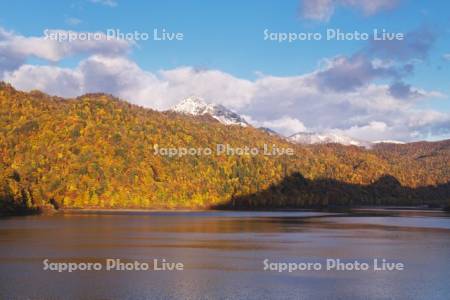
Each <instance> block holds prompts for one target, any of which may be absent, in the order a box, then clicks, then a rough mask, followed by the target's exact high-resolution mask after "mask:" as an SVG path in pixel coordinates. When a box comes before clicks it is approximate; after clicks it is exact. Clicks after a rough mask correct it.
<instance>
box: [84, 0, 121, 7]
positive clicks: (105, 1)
mask: <svg viewBox="0 0 450 300" xmlns="http://www.w3.org/2000/svg"><path fill="white" fill-rule="evenodd" d="M90 1H91V2H92V3H95V4H101V5H104V6H109V7H116V6H117V5H118V3H117V1H115V0H90Z"/></svg>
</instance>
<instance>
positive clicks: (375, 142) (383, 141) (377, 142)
mask: <svg viewBox="0 0 450 300" xmlns="http://www.w3.org/2000/svg"><path fill="white" fill-rule="evenodd" d="M372 143H373V144H398V145H403V144H406V143H405V142H402V141H395V140H380V141H374V142H372Z"/></svg>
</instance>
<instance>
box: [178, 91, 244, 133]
mask: <svg viewBox="0 0 450 300" xmlns="http://www.w3.org/2000/svg"><path fill="white" fill-rule="evenodd" d="M171 110H172V111H174V112H178V113H183V114H189V115H194V116H201V115H210V116H211V117H213V118H214V119H216V120H217V121H219V122H220V123H222V124H225V125H239V126H243V127H247V126H248V125H249V124H248V123H247V121H245V119H244V118H242V117H241V116H240V115H238V114H237V113H235V112H232V111H231V110H229V109H227V108H226V107H224V106H222V105H218V104H211V103H207V102H205V101H204V100H203V99H202V98H199V97H189V98H186V99H184V100H183V101H182V102H180V103H178V104H177V105H175V106H174V107H173V108H172V109H171Z"/></svg>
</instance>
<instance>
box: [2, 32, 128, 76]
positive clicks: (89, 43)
mask: <svg viewBox="0 0 450 300" xmlns="http://www.w3.org/2000/svg"><path fill="white" fill-rule="evenodd" d="M71 33H73V34H79V33H76V32H74V31H66V30H49V31H48V32H47V35H48V36H50V35H51V34H60V35H68V34H71ZM131 46H132V44H131V43H130V42H127V41H124V40H118V39H107V38H106V35H105V34H104V33H98V39H97V40H94V39H90V40H81V39H75V40H73V41H68V40H64V41H58V40H55V39H51V38H47V37H46V36H45V33H43V36H39V37H25V36H22V35H18V34H15V33H13V32H10V31H6V30H5V29H3V28H1V27H0V75H1V73H2V72H4V71H9V70H14V69H17V68H18V67H19V66H21V65H22V64H24V63H25V61H26V60H27V58H28V57H36V58H40V59H44V60H47V61H50V62H58V61H60V60H61V59H63V58H66V57H69V56H73V55H77V54H88V55H89V54H95V53H101V54H102V55H124V54H126V53H127V52H128V51H129V50H130V48H131Z"/></svg>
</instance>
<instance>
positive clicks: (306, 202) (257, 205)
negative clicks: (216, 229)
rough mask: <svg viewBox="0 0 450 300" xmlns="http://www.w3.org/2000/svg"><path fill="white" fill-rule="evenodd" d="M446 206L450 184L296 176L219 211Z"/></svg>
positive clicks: (230, 203) (391, 178)
mask: <svg viewBox="0 0 450 300" xmlns="http://www.w3.org/2000/svg"><path fill="white" fill-rule="evenodd" d="M445 203H447V204H449V203H450V182H447V183H445V184H438V185H430V186H422V187H417V188H412V187H406V186H402V185H401V184H400V182H399V181H398V180H397V179H396V178H395V177H393V176H390V175H385V176H382V177H380V178H379V179H378V180H377V181H375V182H374V183H372V184H368V185H363V184H355V183H346V182H342V181H338V180H334V179H317V180H309V179H306V178H305V177H303V176H302V175H301V174H300V173H294V174H291V175H289V176H288V177H286V178H284V179H283V180H282V181H281V182H280V183H277V184H274V185H272V186H270V187H269V188H268V189H266V190H262V191H258V192H256V193H254V194H249V195H241V196H237V197H233V198H232V199H231V200H230V201H229V202H227V203H225V204H221V205H218V206H217V207H216V208H218V209H252V208H253V209H267V208H302V207H303V208H311V207H314V208H327V207H337V206H345V207H348V206H354V205H357V206H364V205H370V206H373V205H383V206H390V205H397V206H411V205H414V206H421V205H427V206H430V207H442V205H443V204H444V205H445Z"/></svg>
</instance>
